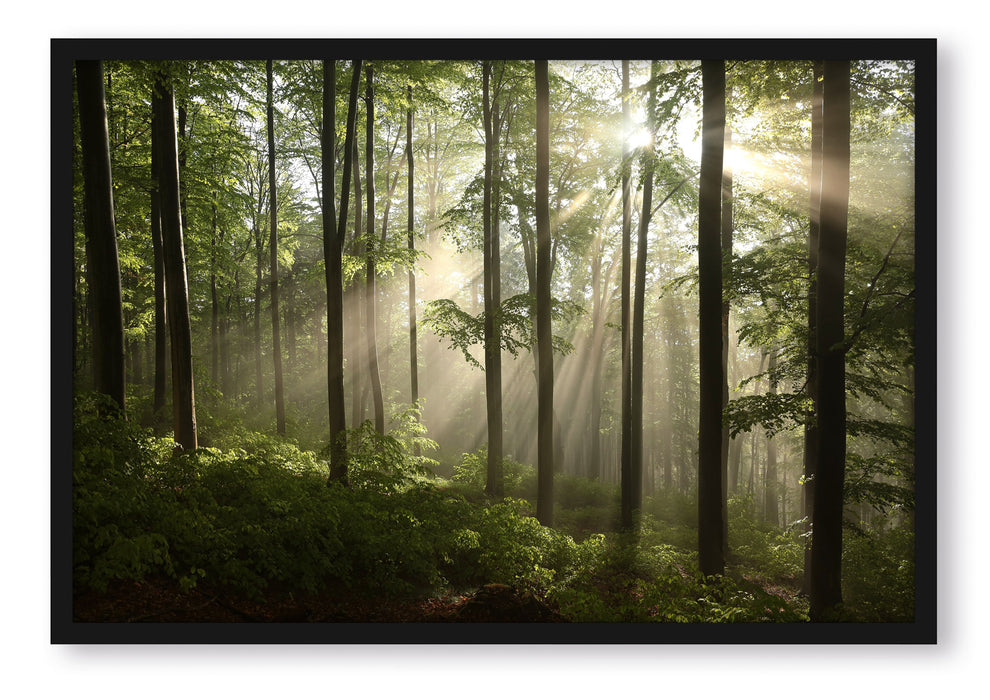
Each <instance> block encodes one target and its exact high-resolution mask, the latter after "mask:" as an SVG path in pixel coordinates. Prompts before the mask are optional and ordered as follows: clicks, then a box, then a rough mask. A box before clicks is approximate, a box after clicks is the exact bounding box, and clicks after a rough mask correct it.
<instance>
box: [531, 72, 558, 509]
mask: <svg viewBox="0 0 990 700" xmlns="http://www.w3.org/2000/svg"><path fill="white" fill-rule="evenodd" d="M535 71H536V344H537V347H538V348H539V377H538V381H537V392H538V396H537V403H538V406H537V425H538V427H537V431H538V437H537V443H538V446H537V451H538V460H537V495H536V517H537V519H538V520H539V521H540V522H541V523H542V524H543V525H546V526H550V525H552V524H553V472H554V465H553V346H552V345H551V342H552V338H551V326H550V276H551V270H552V268H551V266H550V252H551V251H550V76H549V66H548V64H547V61H545V60H538V61H536V66H535Z"/></svg>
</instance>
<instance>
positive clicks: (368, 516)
mask: <svg viewBox="0 0 990 700" xmlns="http://www.w3.org/2000/svg"><path fill="white" fill-rule="evenodd" d="M103 408H104V409H105V407H103ZM74 417H75V424H74V425H75V429H74V434H73V487H74V491H73V535H74V536H73V565H74V587H75V588H76V590H77V591H82V590H86V589H93V590H96V591H105V590H106V589H107V587H108V586H109V584H110V583H111V582H113V581H115V580H140V579H142V578H145V577H148V576H152V575H156V576H166V577H170V578H172V579H174V580H175V581H177V582H178V583H179V584H180V585H181V586H182V587H184V588H186V589H189V588H193V587H196V586H209V587H222V588H227V589H231V590H235V591H237V592H240V593H243V594H247V595H250V596H253V597H255V598H259V599H261V598H263V597H264V596H265V594H266V592H268V591H270V590H271V589H272V588H273V587H277V588H278V589H279V590H282V591H285V590H288V591H293V590H295V591H304V592H308V593H315V592H320V591H326V590H336V589H339V588H342V587H343V588H348V589H350V590H353V591H355V592H359V593H362V594H367V595H385V596H403V595H424V594H429V593H430V592H440V591H444V590H467V589H468V588H470V587H473V586H478V585H481V584H485V583H505V584H509V585H512V586H515V587H517V588H520V589H525V590H528V591H530V592H532V593H534V594H537V595H538V596H540V597H542V598H543V599H545V600H547V601H548V602H550V603H552V604H553V605H555V606H556V607H557V608H558V609H559V610H560V612H561V614H562V615H564V616H565V617H566V618H567V619H570V620H573V621H596V622H620V621H629V622H632V621H643V622H646V621H649V622H742V621H746V622H756V621H767V622H769V621H774V622H791V621H799V620H805V619H807V610H806V604H805V603H804V599H803V598H800V597H795V596H787V597H782V596H780V595H776V594H773V593H768V592H767V591H766V590H764V588H763V587H761V586H760V585H757V584H755V583H753V582H752V581H754V580H756V578H760V577H762V578H763V579H771V580H775V581H781V580H785V581H786V580H788V579H792V578H793V577H794V576H796V574H797V573H798V572H800V570H801V569H800V567H801V565H802V556H803V554H802V552H803V549H802V548H803V540H802V539H801V537H800V533H799V532H797V531H794V532H781V531H779V530H777V529H775V528H769V527H768V526H764V525H761V524H758V523H754V522H753V521H752V520H751V519H749V518H748V517H747V516H746V515H745V514H746V512H747V509H746V508H744V507H743V505H744V504H735V505H734V506H733V510H734V517H733V519H732V523H733V525H732V528H731V529H730V543H732V546H733V552H734V557H735V560H736V561H737V562H738V563H737V565H736V566H733V567H730V568H729V569H728V570H727V574H726V575H725V576H722V577H714V578H705V577H703V576H702V575H701V574H700V572H699V571H698V569H697V564H696V554H695V551H696V550H695V548H696V542H697V530H696V528H695V526H694V522H693V514H692V512H691V509H690V508H689V498H688V497H684V496H675V497H669V498H666V499H664V498H653V499H648V500H647V503H646V507H645V508H644V513H643V514H642V520H641V522H642V528H641V530H640V532H639V533H638V536H637V537H635V538H634V539H632V538H630V536H628V535H618V534H616V526H617V522H616V516H617V511H618V503H619V501H618V498H619V496H618V493H617V489H616V488H615V487H614V486H612V485H608V484H602V483H599V482H597V481H592V480H590V479H583V478H579V477H571V476H559V475H558V476H557V477H555V492H556V496H557V504H556V509H555V512H556V528H547V527H543V526H542V525H540V524H539V522H538V521H537V520H536V519H535V518H533V517H532V515H533V505H532V504H533V501H534V496H535V472H534V470H533V468H532V467H530V466H528V465H523V464H520V463H518V462H515V461H513V460H511V459H506V460H505V462H504V469H505V476H506V492H507V494H508V495H507V496H506V497H505V498H503V499H492V498H489V497H487V496H486V495H485V494H484V491H483V489H484V475H485V464H486V459H487V456H486V454H485V453H484V450H481V451H478V452H474V453H471V454H466V455H464V456H463V457H462V460H461V464H460V465H459V466H457V467H456V468H455V470H454V474H453V476H452V478H451V479H450V480H444V479H440V478H438V477H436V476H435V475H433V473H432V472H431V468H432V466H434V465H435V462H433V461H432V460H431V459H430V458H429V457H424V456H418V455H420V454H428V453H429V452H430V449H431V448H433V447H435V445H433V444H432V443H431V442H430V441H429V440H427V439H426V438H425V435H424V431H423V430H422V426H421V425H420V424H419V422H418V413H417V411H416V409H415V407H413V408H410V409H407V410H406V411H404V412H402V413H400V414H399V415H397V416H396V417H395V418H394V419H393V422H392V424H391V425H392V430H391V431H390V432H389V433H388V434H387V435H379V434H378V433H376V432H375V430H374V429H373V427H372V426H371V425H370V424H367V423H366V424H365V425H363V426H360V427H359V428H357V429H355V430H352V431H350V432H349V435H348V448H349V455H350V462H349V469H348V481H347V484H346V485H345V484H340V483H328V474H329V469H328V465H327V461H326V455H325V454H323V453H320V452H314V451H311V450H304V449H301V448H300V447H299V446H298V445H297V444H295V443H294V442H292V441H291V440H285V439H280V438H275V437H271V436H268V435H265V434H263V433H261V432H258V431H255V430H252V429H250V428H248V427H246V426H244V425H243V424H238V423H235V422H233V421H229V420H225V421H224V425H223V430H212V431H211V430H208V431H207V434H208V435H210V440H209V443H210V446H208V447H202V448H200V449H198V450H195V451H192V452H188V453H184V454H173V447H174V445H173V443H172V441H171V439H170V438H169V437H168V436H156V435H155V434H154V433H153V432H152V430H151V429H148V428H143V427H141V426H139V425H138V424H137V423H135V422H132V421H130V420H127V419H125V418H122V417H119V416H114V415H113V414H112V413H110V412H108V411H106V410H101V406H100V405H99V401H98V399H96V398H95V397H93V396H91V395H90V396H80V397H78V398H77V401H76V405H75V416H74ZM910 545H911V543H910V542H908V541H907V540H905V539H904V538H900V539H898V538H897V537H895V536H893V535H888V536H886V538H883V537H878V536H875V537H868V536H866V535H864V539H862V540H852V541H850V542H849V544H848V545H847V559H848V561H849V562H850V566H851V567H852V569H853V571H854V573H852V574H850V576H849V578H848V584H847V585H848V587H849V589H850V594H851V596H850V598H851V600H852V601H857V600H858V601H865V602H863V603H862V606H861V608H858V609H861V610H863V611H864V612H863V614H864V616H865V617H867V618H868V619H887V618H889V617H890V616H891V615H895V616H901V617H903V616H904V615H910V614H912V608H911V607H910V606H909V605H906V604H905V602H904V601H905V595H904V593H905V591H906V590H907V585H906V584H904V585H899V584H898V585H894V586H889V587H887V590H886V593H885V594H884V596H880V597H877V596H874V595H871V593H870V583H871V581H870V578H869V575H867V574H864V573H862V572H865V571H868V570H869V567H870V564H869V562H877V561H879V562H880V566H881V567H882V569H883V572H884V574H889V575H890V576H892V577H894V578H895V579H896V580H897V581H899V582H900V581H907V580H908V578H907V575H908V573H910V574H911V575H912V577H913V569H912V570H911V571H910V572H908V571H907V567H908V564H907V561H908V559H907V558H906V556H907V553H908V551H909V549H910ZM847 570H849V569H847ZM754 572H756V573H758V574H759V576H758V577H756V576H752V575H750V574H752V573H754ZM912 580H913V578H912ZM892 611H893V612H892ZM897 619H900V617H898V618H897Z"/></svg>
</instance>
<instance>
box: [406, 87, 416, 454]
mask: <svg viewBox="0 0 990 700" xmlns="http://www.w3.org/2000/svg"><path fill="white" fill-rule="evenodd" d="M408 89H409V109H408V110H407V111H406V163H407V164H408V166H409V184H408V188H407V189H408V192H407V195H408V198H409V208H408V216H407V220H406V230H407V231H408V232H409V252H410V256H411V255H412V253H413V251H415V250H416V240H415V236H414V235H413V231H414V229H415V226H416V218H415V204H416V192H415V190H414V188H413V185H414V184H415V172H414V166H413V88H412V85H410V86H409V88H408ZM409 383H410V392H411V396H412V402H413V403H414V404H415V403H416V402H418V401H419V359H418V348H417V341H416V271H415V266H414V264H413V263H411V264H410V266H409ZM418 449H419V448H418V447H417V454H418Z"/></svg>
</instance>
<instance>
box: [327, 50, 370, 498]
mask: <svg viewBox="0 0 990 700" xmlns="http://www.w3.org/2000/svg"><path fill="white" fill-rule="evenodd" d="M332 68H333V62H332V61H331V65H330V66H329V67H328V66H327V65H326V63H324V69H323V81H324V88H323V89H324V97H323V105H324V114H325V115H329V116H325V117H324V122H323V129H324V130H323V146H322V147H323V178H324V179H323V182H324V185H323V193H324V195H323V196H324V201H325V202H327V203H326V204H324V210H323V221H324V229H323V250H324V256H327V253H328V252H329V256H328V257H326V270H327V271H326V281H327V367H328V369H327V384H328V387H329V395H330V401H329V404H330V450H331V451H330V455H331V459H330V481H345V480H346V479H347V433H346V423H345V421H344V314H343V275H342V272H341V255H342V253H341V251H342V250H343V245H344V238H345V236H346V232H347V207H348V200H349V197H350V191H351V183H350V178H351V160H352V158H353V155H354V150H355V149H354V143H355V131H356V130H357V127H356V124H357V101H358V88H359V86H360V83H361V61H360V60H359V59H358V60H355V61H354V62H353V71H352V74H351V90H350V97H349V98H348V102H347V125H346V127H345V132H344V164H343V168H342V171H341V184H340V215H339V219H338V221H337V227H336V232H335V233H333V232H332V231H331V225H332V223H333V222H332V212H333V201H332V199H333V195H332V194H328V193H332V192H333V165H332V163H333V159H332V155H331V154H330V153H329V152H328V151H329V148H328V146H329V145H330V144H331V143H332V141H331V139H332V134H333V133H334V123H335V121H336V116H335V115H336V109H335V107H334V106H333V105H334V104H335V99H336V97H335V94H334V93H335V88H334V76H333V75H328V73H332V72H333V71H332ZM328 78H329V92H330V94H327V92H328V86H327V81H328ZM328 102H329V104H328ZM328 166H329V167H328ZM328 212H330V213H331V219H330V220H328V219H327V213H328ZM331 236H332V237H333V239H332V240H330V241H329V245H328V238H329V237H331Z"/></svg>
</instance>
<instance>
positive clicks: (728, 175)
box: [721, 88, 732, 559]
mask: <svg viewBox="0 0 990 700" xmlns="http://www.w3.org/2000/svg"><path fill="white" fill-rule="evenodd" d="M731 98H732V89H731V88H726V91H725V99H726V102H728V101H729V100H730V99H731ZM722 148H723V167H722V277H723V279H725V278H726V277H727V276H728V275H729V273H730V272H731V269H732V268H731V266H732V165H731V163H729V162H728V161H727V160H725V154H727V153H728V152H729V151H730V149H731V148H732V129H731V128H730V127H729V125H728V123H726V125H725V141H724V145H723V147H722ZM728 405H729V298H728V295H727V294H726V293H725V290H724V289H723V291H722V410H723V411H724V410H725V407H726V406H728ZM721 460H722V464H721V468H722V557H723V558H726V559H727V558H728V556H729V425H728V423H724V422H723V425H722V454H721Z"/></svg>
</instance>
